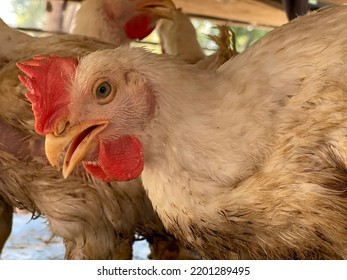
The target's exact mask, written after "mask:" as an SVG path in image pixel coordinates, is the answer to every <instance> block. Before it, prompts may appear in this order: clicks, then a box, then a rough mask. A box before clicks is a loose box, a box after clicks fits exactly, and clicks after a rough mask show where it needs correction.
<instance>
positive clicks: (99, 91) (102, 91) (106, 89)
mask: <svg viewBox="0 0 347 280" xmlns="http://www.w3.org/2000/svg"><path fill="white" fill-rule="evenodd" d="M111 90H112V88H111V85H110V84H109V83H107V82H102V83H101V84H100V85H98V86H97V88H96V91H95V95H96V97H97V98H98V99H104V98H106V97H108V96H109V95H110V93H111Z"/></svg>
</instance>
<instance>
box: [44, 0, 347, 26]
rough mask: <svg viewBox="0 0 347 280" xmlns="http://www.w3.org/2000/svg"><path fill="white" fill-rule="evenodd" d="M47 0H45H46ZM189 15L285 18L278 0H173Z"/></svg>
mask: <svg viewBox="0 0 347 280" xmlns="http://www.w3.org/2000/svg"><path fill="white" fill-rule="evenodd" d="M46 1H49V0H46ZM65 1H79V2H80V1H83V0H65ZM173 1H174V3H175V4H176V5H177V7H179V8H182V9H183V11H184V12H185V13H187V14H189V15H191V16H194V17H200V18H207V19H210V20H215V21H223V22H234V23H236V24H240V25H244V24H246V25H253V26H258V27H265V28H266V27H269V28H272V27H276V26H280V25H282V24H284V23H286V22H287V21H288V19H287V17H286V14H285V11H284V8H283V6H282V2H281V0H173ZM310 3H313V4H311V7H313V8H314V9H316V8H320V7H323V6H325V5H330V4H344V3H346V4H347V0H316V1H310Z"/></svg>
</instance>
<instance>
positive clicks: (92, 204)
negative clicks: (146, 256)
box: [0, 21, 187, 259]
mask: <svg viewBox="0 0 347 280" xmlns="http://www.w3.org/2000/svg"><path fill="white" fill-rule="evenodd" d="M0 41H1V42H2V47H1V49H0V62H1V65H0V84H1V87H0V128H1V132H2V133H1V135H0V174H1V176H0V219H1V220H0V229H1V234H0V249H1V248H2V247H1V246H3V243H4V242H5V240H6V238H7V236H8V235H9V233H10V230H11V222H12V220H11V217H12V209H13V207H17V208H24V209H28V210H29V211H31V212H33V213H34V215H39V214H44V215H45V217H46V218H47V220H48V222H49V226H50V228H51V230H52V233H53V234H54V235H58V236H61V237H63V238H64V242H65V246H66V256H65V257H66V258H67V259H111V258H113V259H131V258H132V244H133V241H134V234H135V233H138V234H141V235H142V236H144V237H145V238H148V239H151V240H152V239H153V237H154V239H156V238H157V237H158V238H160V240H162V239H165V240H164V241H163V242H162V247H163V248H164V249H163V248H161V249H162V250H163V251H162V252H161V253H160V252H153V254H154V255H155V256H157V255H160V257H163V258H164V259H165V258H172V256H173V253H172V252H171V249H170V248H171V247H173V246H174V247H176V248H178V250H176V251H175V252H174V256H173V257H174V258H186V257H187V255H185V249H184V248H182V247H181V246H180V245H179V244H178V242H177V241H176V240H175V239H174V238H173V237H171V236H169V235H168V234H167V233H166V232H165V230H164V228H163V226H162V224H161V222H160V220H159V219H158V217H157V215H156V214H155V213H154V211H153V208H152V206H151V203H150V201H149V200H148V198H147V196H146V194H145V191H144V189H143V186H142V184H141V181H140V180H138V179H137V180H133V181H131V182H128V183H125V184H123V183H122V184H118V183H111V184H105V183H102V182H100V181H97V180H94V179H93V178H91V177H90V176H89V175H88V174H86V172H85V171H84V170H83V169H81V170H79V171H78V172H77V173H76V174H75V175H74V176H72V178H71V180H63V179H62V177H61V174H60V173H59V172H57V171H56V170H55V169H53V168H51V167H50V166H49V165H48V162H47V160H46V157H45V154H44V138H43V137H41V136H38V135H37V134H36V133H35V131H34V116H33V114H32V110H31V105H30V103H29V102H28V101H27V99H26V98H25V96H24V87H23V86H22V85H21V84H20V81H19V80H18V78H17V76H18V68H17V67H16V62H18V61H21V60H25V59H28V58H29V57H32V56H35V55H51V54H55V55H70V56H74V57H76V56H78V57H80V56H83V55H85V54H86V53H89V52H92V51H95V50H99V49H105V48H114V47H115V45H112V44H107V43H104V42H100V41H97V40H94V39H91V38H88V37H82V36H77V35H61V36H51V37H44V38H33V37H31V36H29V35H26V34H23V33H21V32H19V31H17V30H14V29H11V28H9V27H8V26H7V25H6V24H5V23H4V22H2V21H1V22H0ZM66 67H68V65H66ZM165 248H168V249H165ZM165 252H167V253H165Z"/></svg>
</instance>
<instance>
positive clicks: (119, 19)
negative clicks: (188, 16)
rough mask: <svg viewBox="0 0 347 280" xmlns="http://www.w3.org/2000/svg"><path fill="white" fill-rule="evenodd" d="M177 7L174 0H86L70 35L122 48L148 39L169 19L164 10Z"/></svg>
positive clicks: (78, 12)
mask: <svg viewBox="0 0 347 280" xmlns="http://www.w3.org/2000/svg"><path fill="white" fill-rule="evenodd" d="M160 8H162V9H160ZM174 8H175V6H174V4H173V2H172V1H171V0H85V1H83V2H82V4H81V7H80V9H79V10H78V11H77V14H76V17H75V19H74V22H73V24H72V27H71V33H72V34H78V35H85V36H90V37H94V38H98V39H100V40H102V41H105V42H109V43H113V44H116V45H121V44H124V43H127V42H130V41H131V40H134V39H143V38H145V37H146V36H148V35H149V34H150V33H151V32H152V31H153V30H154V29H155V26H156V22H157V20H158V19H159V18H162V17H163V16H164V17H167V12H165V10H166V9H174ZM91 19H93V20H91Z"/></svg>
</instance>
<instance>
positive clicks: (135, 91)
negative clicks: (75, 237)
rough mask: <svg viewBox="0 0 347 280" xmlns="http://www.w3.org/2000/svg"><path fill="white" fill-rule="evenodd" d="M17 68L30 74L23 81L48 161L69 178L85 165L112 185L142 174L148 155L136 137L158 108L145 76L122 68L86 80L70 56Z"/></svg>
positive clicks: (19, 65)
mask: <svg viewBox="0 0 347 280" xmlns="http://www.w3.org/2000/svg"><path fill="white" fill-rule="evenodd" d="M103 60H104V62H106V61H107V60H108V59H107V57H103ZM17 65H18V67H19V68H20V69H21V70H22V71H23V72H24V73H26V74H27V77H26V76H25V77H24V76H20V77H19V78H20V80H21V81H22V83H23V84H24V85H25V86H26V87H27V88H28V90H29V93H27V95H26V96H27V98H28V99H29V100H30V101H31V103H32V108H33V111H34V112H35V113H34V115H35V122H36V126H35V129H36V131H37V132H38V133H39V134H42V135H46V147H45V148H46V155H47V157H48V160H49V161H50V163H51V164H52V165H53V166H55V167H58V168H61V166H62V169H63V175H64V177H65V178H66V177H68V176H69V174H71V173H72V171H73V170H74V168H75V167H76V166H77V164H78V163H80V162H81V161H82V162H83V166H84V168H85V169H86V170H87V171H88V172H89V173H90V174H91V175H93V176H95V177H97V178H99V179H101V180H103V181H107V182H109V181H115V180H117V181H126V180H131V179H135V178H137V177H138V176H139V175H140V174H141V172H142V170H143V166H144V154H143V149H142V145H141V143H140V141H139V140H138V138H137V136H136V135H138V133H140V130H141V128H143V127H144V126H145V125H146V123H147V122H148V120H149V119H151V118H152V117H153V115H154V108H155V104H156V102H155V97H154V95H153V93H152V91H151V89H150V87H149V86H148V85H147V84H146V80H145V78H144V77H143V76H142V75H141V74H139V73H137V72H135V71H134V70H129V69H128V70H127V69H117V70H116V72H110V71H101V72H98V73H100V74H101V75H98V76H95V75H94V76H93V77H92V78H87V76H85V75H84V76H79V74H78V71H76V67H77V69H78V65H77V61H76V60H75V59H74V58H70V57H36V58H34V59H33V60H31V61H25V62H21V63H18V64H17ZM99 65H101V64H99ZM94 66H95V65H90V67H91V68H90V70H91V71H92V68H94ZM115 73H117V74H115ZM53 108H55V109H53ZM130 116H131V117H130Z"/></svg>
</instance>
